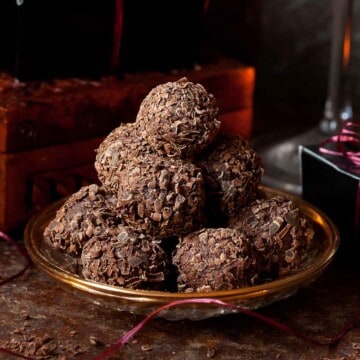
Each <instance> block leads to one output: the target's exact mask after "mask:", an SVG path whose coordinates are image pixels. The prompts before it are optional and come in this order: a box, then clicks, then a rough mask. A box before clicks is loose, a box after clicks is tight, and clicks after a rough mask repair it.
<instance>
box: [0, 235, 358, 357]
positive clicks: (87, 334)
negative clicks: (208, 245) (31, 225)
mask: <svg viewBox="0 0 360 360" xmlns="http://www.w3.org/2000/svg"><path fill="white" fill-rule="evenodd" d="M21 263H22V258H20V257H19V255H18V254H17V253H16V251H15V250H14V249H13V248H12V247H10V246H9V245H8V244H6V243H5V242H3V241H1V242H0V271H1V275H0V276H1V277H2V278H5V277H6V276H8V275H10V274H12V273H15V272H16V271H17V270H19V269H20V268H21ZM359 284H360V267H359V266H358V265H357V269H356V267H355V266H354V267H353V268H352V267H351V266H349V265H344V262H343V261H340V260H339V259H336V260H335V262H333V264H332V265H331V266H330V267H329V268H328V269H327V270H326V271H325V272H324V273H323V275H322V276H321V277H320V278H318V279H317V280H316V281H315V282H313V283H312V284H311V285H310V286H308V287H307V288H303V289H301V290H300V291H299V292H298V293H297V294H295V295H294V296H292V297H291V298H288V299H286V300H282V301H280V302H278V303H275V304H273V305H271V306H268V307H266V308H262V309H259V310H258V312H259V313H261V314H263V315H266V316H269V317H271V318H273V319H276V320H278V321H281V322H283V323H285V324H287V325H289V326H291V327H293V328H296V329H298V330H300V331H302V332H303V333H304V334H305V335H307V336H309V337H313V338H316V339H318V340H321V341H326V340H328V339H329V338H331V337H333V336H334V335H335V333H337V332H338V331H339V330H340V328H341V327H342V326H343V324H344V323H345V322H346V321H347V320H349V318H350V317H351V314H352V313H354V311H355V309H356V308H357V307H359V305H360V288H359ZM0 299H1V300H0V301H1V307H0V347H9V346H12V347H13V348H15V349H16V348H19V345H20V344H22V346H23V347H24V346H26V345H27V346H29V344H31V343H32V342H34V339H32V338H34V336H35V339H38V340H39V339H43V340H44V339H48V340H47V341H46V342H44V343H45V345H46V346H47V348H45V350H49V349H53V352H52V355H51V356H50V357H49V358H50V359H72V358H75V359H92V358H94V356H96V355H97V354H99V353H101V352H102V351H104V350H105V349H106V348H107V347H108V346H109V345H110V344H112V343H114V342H115V341H116V340H117V339H118V338H119V337H120V336H121V335H122V334H124V333H125V332H127V331H129V330H130V329H131V328H133V327H134V326H135V325H136V324H137V323H138V322H139V321H141V320H142V317H141V316H135V315H132V314H129V313H124V312H116V311H113V310H109V309H106V308H102V307H99V306H97V305H94V304H91V303H88V302H87V301H85V300H83V299H80V298H78V297H77V296H76V295H74V294H72V293H70V292H69V291H68V290H64V289H63V288H62V287H60V286H59V284H58V283H56V282H55V281H54V280H52V279H51V278H49V277H48V276H47V275H45V274H43V273H42V272H41V271H40V270H39V269H37V268H36V267H32V268H31V269H30V270H28V271H27V272H26V274H25V275H23V276H22V277H20V278H18V279H16V280H14V281H12V282H10V283H8V284H5V285H3V286H1V287H0ZM111 358H112V359H174V360H185V359H186V360H189V359H200V360H201V359H208V358H213V359H240V358H241V359H298V360H307V359H333V360H335V359H337V360H340V359H343V360H345V359H346V360H350V359H354V360H355V359H359V358H360V320H357V321H356V322H355V325H354V327H353V329H352V330H351V331H350V332H349V333H348V334H347V335H346V336H345V337H344V338H343V340H342V341H341V342H340V344H339V345H338V346H337V348H335V349H329V348H328V347H315V346H312V345H309V344H307V343H305V342H304V341H303V340H300V339H298V338H295V337H294V336H291V335H288V334H286V333H283V332H281V331H279V330H276V329H274V328H272V327H270V326H268V325H265V324H263V323H261V322H259V321H258V320H255V319H253V318H250V317H248V316H245V315H241V314H235V315H227V316H223V317H218V318H211V319H207V320H202V321H190V320H189V321H166V320H163V319H153V320H152V321H151V322H150V323H148V325H147V326H146V327H145V328H143V329H142V330H141V331H140V332H139V333H138V334H137V335H136V336H135V337H134V338H133V339H132V340H131V341H130V342H129V343H128V344H127V345H126V346H125V347H124V348H123V349H121V350H118V351H117V352H116V353H115V354H114V355H113V356H112V357H111ZM0 359H13V358H12V357H11V356H10V355H7V354H1V353H0Z"/></svg>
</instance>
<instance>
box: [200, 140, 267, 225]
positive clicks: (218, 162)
mask: <svg viewBox="0 0 360 360" xmlns="http://www.w3.org/2000/svg"><path fill="white" fill-rule="evenodd" d="M196 163H197V164H198V165H199V166H200V167H201V169H202V171H203V174H204V180H205V184H206V194H207V209H208V211H207V213H208V216H209V218H210V223H211V222H216V221H218V219H221V218H223V224H222V225H224V224H226V223H227V219H228V218H232V217H234V215H235V214H237V213H238V212H239V210H240V209H241V208H242V207H244V206H245V205H246V204H248V203H249V202H250V201H251V200H253V199H254V198H255V196H256V192H257V188H258V185H259V184H260V182H261V178H262V176H263V173H264V168H263V165H262V160H261V157H260V156H259V155H258V154H257V153H256V152H255V151H254V150H253V149H252V148H251V147H250V146H249V143H248V142H247V141H246V140H245V139H243V138H242V137H241V136H240V135H233V134H225V133H221V134H219V135H218V136H217V138H216V140H215V141H214V143H213V144H212V145H211V147H210V148H209V149H208V151H206V152H205V153H203V154H201V155H200V156H199V159H198V161H197V162H196ZM216 225H218V224H216Z"/></svg>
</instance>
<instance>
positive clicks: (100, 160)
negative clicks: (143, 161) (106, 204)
mask: <svg viewBox="0 0 360 360" xmlns="http://www.w3.org/2000/svg"><path fill="white" fill-rule="evenodd" d="M151 153H153V151H152V149H151V148H150V146H149V144H148V143H147V142H146V141H145V140H144V139H143V138H142V136H141V134H140V132H139V130H138V127H137V125H136V124H135V123H126V124H122V125H120V126H119V127H117V128H116V129H114V130H113V131H112V132H111V133H110V134H109V135H108V136H107V137H106V138H105V139H104V141H103V142H102V143H101V144H100V146H99V148H98V149H97V151H96V159H95V169H96V171H97V173H98V178H99V180H100V182H101V183H102V185H103V186H104V187H105V188H107V189H108V190H110V191H113V192H117V191H118V189H119V179H118V176H117V173H118V170H119V168H120V167H121V166H122V165H124V164H126V163H127V162H128V161H132V160H133V159H136V158H138V157H139V156H145V155H147V154H151Z"/></svg>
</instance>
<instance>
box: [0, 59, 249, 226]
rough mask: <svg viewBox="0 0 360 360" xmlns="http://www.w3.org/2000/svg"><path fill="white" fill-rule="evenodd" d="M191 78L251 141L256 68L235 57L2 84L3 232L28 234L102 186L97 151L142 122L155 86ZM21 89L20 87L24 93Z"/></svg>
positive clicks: (228, 124) (225, 120)
mask: <svg viewBox="0 0 360 360" xmlns="http://www.w3.org/2000/svg"><path fill="white" fill-rule="evenodd" d="M182 76H187V77H188V79H189V80H190V81H194V82H199V83H201V84H203V85H204V86H205V88H206V89H207V90H208V91H209V92H211V93H213V94H214V96H215V97H216V98H217V100H218V103H219V107H220V111H221V120H222V130H224V131H231V132H236V133H239V134H241V135H243V136H244V137H245V138H247V139H250V138H251V129H252V118H253V92H254V85H255V70H254V68H252V67H249V66H244V65H243V64H239V63H238V62H236V61H233V60H224V61H220V62H219V63H217V64H210V65H208V66H205V67H204V68H202V69H200V70H193V71H179V72H177V73H174V74H160V73H151V74H150V73H143V74H131V75H127V76H125V78H123V79H120V80H119V79H115V78H106V79H102V80H101V81H97V82H93V81H85V80H79V79H66V80H54V81H53V82H51V83H41V84H39V83H37V84H16V88H15V89H14V88H13V80H12V79H11V78H3V79H2V86H0V89H2V90H0V229H1V230H3V231H10V232H12V231H18V230H20V231H21V230H22V228H23V226H24V225H25V224H26V222H27V221H28V219H29V218H30V216H32V215H34V214H36V212H37V211H39V210H40V209H42V208H43V207H44V206H46V205H48V204H49V203H51V202H53V201H54V200H57V199H58V198H60V197H63V196H66V195H69V194H71V193H74V192H75V191H77V190H78V189H79V188H80V187H81V186H84V185H87V184H90V183H93V182H96V181H97V176H96V172H95V169H94V160H95V149H96V148H97V147H98V146H99V144H100V142H101V141H102V140H103V139H104V137H105V136H106V135H107V134H108V133H109V132H110V131H111V130H112V129H113V128H115V127H116V126H118V125H119V124H120V123H122V122H132V121H134V120H135V117H136V114H137V111H138V108H139V105H140V103H141V101H142V99H143V98H144V97H145V96H146V94H147V93H148V92H149V91H150V90H151V89H152V88H153V87H154V86H156V85H158V84H160V83H163V82H166V81H174V80H176V79H178V78H180V77H182ZM19 86H20V88H19Z"/></svg>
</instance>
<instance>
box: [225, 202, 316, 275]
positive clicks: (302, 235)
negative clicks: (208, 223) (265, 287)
mask: <svg viewBox="0 0 360 360" xmlns="http://www.w3.org/2000/svg"><path fill="white" fill-rule="evenodd" d="M230 226H231V227H233V228H236V229H239V230H240V231H242V232H244V233H245V234H246V235H247V236H248V237H249V238H250V239H251V240H252V242H253V244H254V246H255V249H256V251H257V252H258V254H259V256H260V258H261V259H262V260H261V267H262V271H263V272H264V274H265V276H266V275H267V274H268V275H269V276H270V277H271V276H272V277H277V276H280V277H282V276H285V275H286V274H290V273H292V272H294V271H296V270H297V269H298V267H299V265H300V263H301V261H302V260H303V258H304V255H306V254H307V252H308V250H309V249H310V248H311V246H312V244H313V238H314V229H313V224H312V222H311V220H310V219H308V218H307V217H306V216H305V214H304V213H303V212H302V211H301V210H300V209H299V208H298V207H297V206H296V204H295V203H294V202H293V201H292V200H289V199H287V198H285V197H283V196H275V197H273V198H270V199H257V200H255V201H254V202H252V203H251V204H250V205H249V206H247V207H245V208H243V209H242V210H241V211H240V212H239V214H238V215H237V216H236V217H235V218H234V219H232V221H231V222H230Z"/></svg>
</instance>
